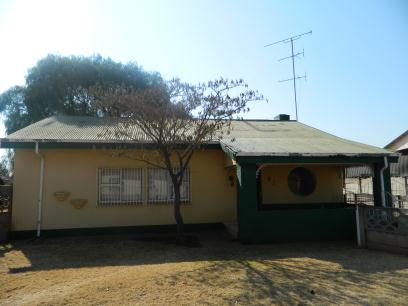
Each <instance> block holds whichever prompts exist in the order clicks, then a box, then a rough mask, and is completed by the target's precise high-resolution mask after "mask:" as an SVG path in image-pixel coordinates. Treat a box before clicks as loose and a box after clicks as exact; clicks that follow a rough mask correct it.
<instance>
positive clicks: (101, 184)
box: [98, 168, 143, 205]
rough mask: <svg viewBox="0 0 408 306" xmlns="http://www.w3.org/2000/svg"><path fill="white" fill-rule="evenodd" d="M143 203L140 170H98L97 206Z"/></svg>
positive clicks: (141, 172) (141, 174)
mask: <svg viewBox="0 0 408 306" xmlns="http://www.w3.org/2000/svg"><path fill="white" fill-rule="evenodd" d="M139 203H143V171H142V169H141V168H99V169H98V204H99V205H104V204H139Z"/></svg>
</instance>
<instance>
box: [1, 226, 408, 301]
mask: <svg viewBox="0 0 408 306" xmlns="http://www.w3.org/2000/svg"><path fill="white" fill-rule="evenodd" d="M197 235H198V237H199V238H200V241H201V243H202V247H200V248H187V247H181V246H177V245H173V244H167V243H165V242H160V241H149V239H147V240H146V239H144V240H143V239H140V237H134V236H99V237H76V238H75V237H73V238H58V239H57V238H53V239H51V238H49V239H40V240H31V241H28V240H25V241H15V242H12V243H9V244H5V245H0V304H1V305H38V304H39V305H83V304H87V305H130V304H131V305H191V304H200V305H202V304H204V305H214V304H216V305H224V304H225V305H248V304H257V305H260V304H261V305H270V304H279V305H309V304H310V305H311V304H313V305H315V304H347V305H349V304H360V305H361V304H367V305H368V304H370V305H373V304H374V305H375V304H376V305H406V304H407V303H408V257H406V256H402V255H392V254H388V253H384V252H379V251H369V250H361V249H358V248H357V247H356V246H355V245H354V244H353V243H351V242H324V243H323V242H321V243H288V244H265V245H242V244H240V243H238V242H234V241H232V240H231V238H230V237H229V236H228V235H227V234H225V233H223V232H213V233H199V234H197Z"/></svg>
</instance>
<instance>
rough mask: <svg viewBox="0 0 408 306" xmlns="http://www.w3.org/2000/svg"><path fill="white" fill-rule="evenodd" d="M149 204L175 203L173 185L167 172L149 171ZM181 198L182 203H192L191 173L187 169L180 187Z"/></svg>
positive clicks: (154, 169)
mask: <svg viewBox="0 0 408 306" xmlns="http://www.w3.org/2000/svg"><path fill="white" fill-rule="evenodd" d="M148 180H149V189H148V202H149V203H172V202H174V190H173V183H172V181H171V178H170V175H169V173H168V171H167V170H164V169H157V168H150V169H148ZM180 198H181V201H182V202H189V201H190V171H189V169H186V171H185V173H184V176H183V181H182V183H181V186H180Z"/></svg>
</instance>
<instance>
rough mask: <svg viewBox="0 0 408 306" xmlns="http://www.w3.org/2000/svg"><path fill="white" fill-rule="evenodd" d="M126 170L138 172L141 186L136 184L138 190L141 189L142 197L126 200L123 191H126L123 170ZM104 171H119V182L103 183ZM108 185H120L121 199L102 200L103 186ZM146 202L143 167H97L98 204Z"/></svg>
mask: <svg viewBox="0 0 408 306" xmlns="http://www.w3.org/2000/svg"><path fill="white" fill-rule="evenodd" d="M125 170H131V171H134V173H137V174H138V177H140V186H139V187H138V186H134V188H136V190H139V191H140V195H141V196H140V199H138V200H135V199H133V200H124V199H123V191H124V180H123V172H124V171H125ZM103 171H119V183H102V172H103ZM106 186H116V187H119V199H114V200H105V201H104V200H102V192H101V188H103V187H106ZM143 203H144V171H143V168H130V167H129V168H128V167H126V168H109V167H101V168H98V169H97V205H99V206H105V205H133V204H143Z"/></svg>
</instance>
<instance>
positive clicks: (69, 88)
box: [0, 55, 163, 133]
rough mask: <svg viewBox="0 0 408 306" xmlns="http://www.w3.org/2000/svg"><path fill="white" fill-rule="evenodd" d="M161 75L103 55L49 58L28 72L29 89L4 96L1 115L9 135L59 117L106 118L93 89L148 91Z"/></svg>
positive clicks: (0, 101) (0, 97) (20, 88)
mask: <svg viewBox="0 0 408 306" xmlns="http://www.w3.org/2000/svg"><path fill="white" fill-rule="evenodd" d="M162 82H163V81H162V78H161V76H160V74H158V73H151V72H146V71H144V70H143V69H142V68H141V67H140V66H138V65H136V64H135V63H127V64H122V63H118V62H115V61H113V60H112V59H110V58H103V57H102V56H100V55H96V56H91V57H83V56H69V57H67V56H59V55H48V56H47V57H45V58H44V59H41V60H40V61H39V62H38V63H37V64H36V66H34V67H33V68H31V69H30V70H29V71H28V74H27V76H26V84H25V86H14V87H11V88H10V89H8V90H7V91H5V92H4V93H2V94H1V95H0V112H1V113H2V114H3V116H4V118H5V120H4V123H5V126H6V131H7V133H12V132H14V131H16V130H18V129H20V128H23V127H25V126H27V125H29V124H31V123H33V122H36V121H39V120H41V119H44V118H46V117H49V116H53V115H57V114H65V115H80V116H103V115H104V113H106V111H107V110H106V109H103V108H100V107H97V106H96V104H95V103H94V97H93V95H92V93H91V91H90V88H92V87H94V86H96V85H98V86H101V87H103V88H111V87H114V86H126V87H132V88H135V89H146V88H148V87H150V86H153V85H157V84H160V83H162Z"/></svg>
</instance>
